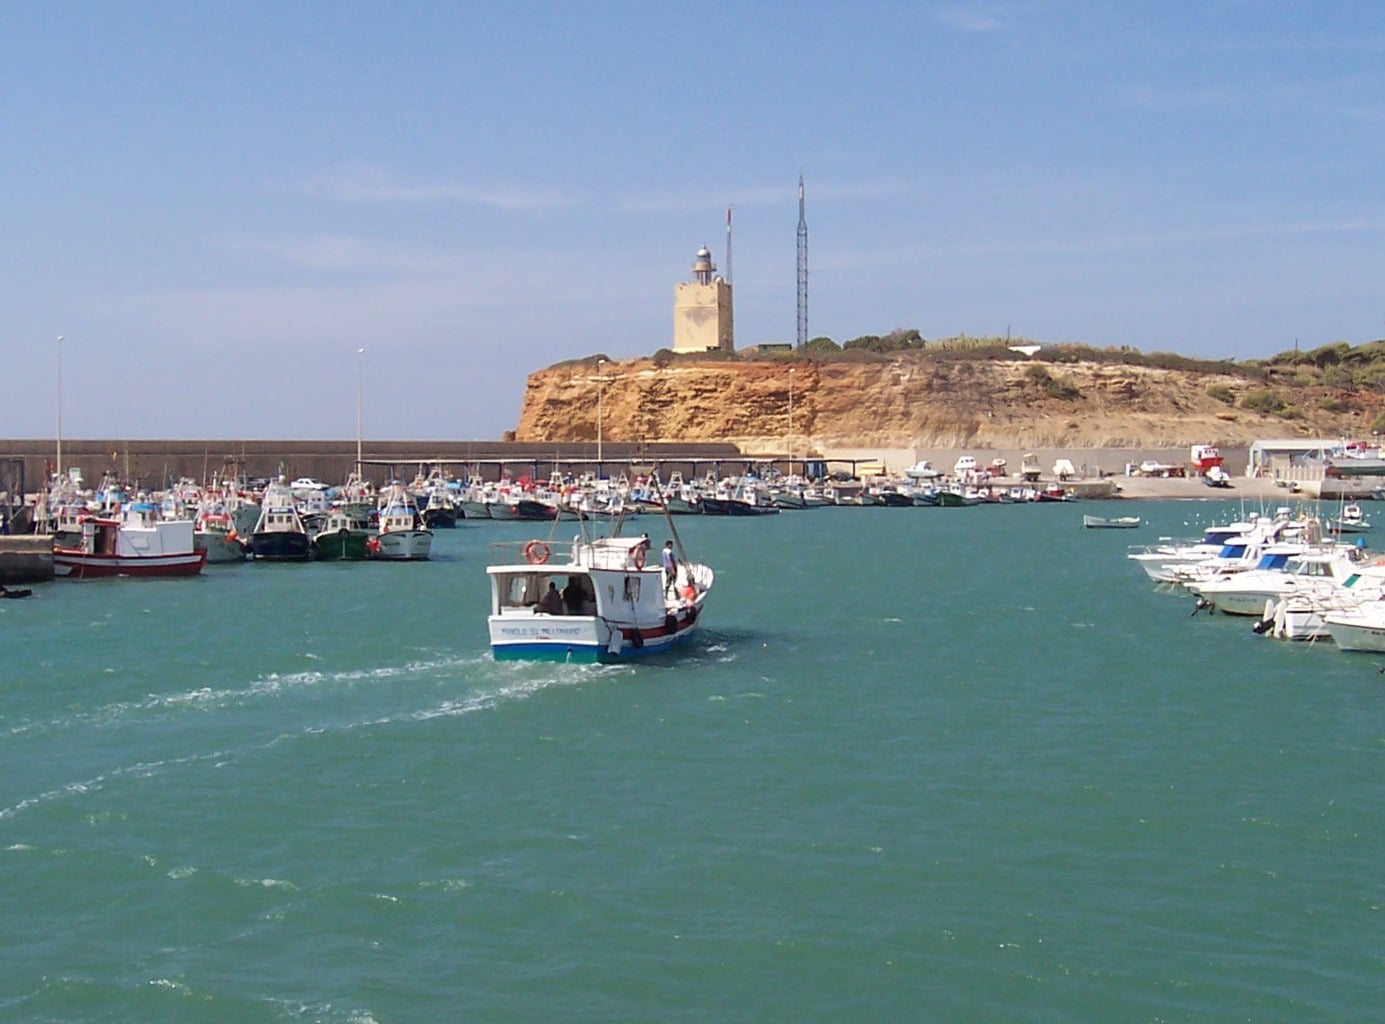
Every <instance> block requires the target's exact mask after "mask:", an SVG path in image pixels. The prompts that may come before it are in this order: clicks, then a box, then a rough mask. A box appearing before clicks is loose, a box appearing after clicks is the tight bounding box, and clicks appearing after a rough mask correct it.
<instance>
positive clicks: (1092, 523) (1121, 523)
mask: <svg viewBox="0 0 1385 1024" xmlns="http://www.w3.org/2000/svg"><path fill="white" fill-rule="evenodd" d="M1139 525H1140V517H1139V516H1116V517H1115V518H1107V517H1105V516H1088V515H1084V516H1083V517H1082V526H1083V527H1084V528H1085V529H1088V530H1133V529H1135V528H1136V527H1137V526H1139Z"/></svg>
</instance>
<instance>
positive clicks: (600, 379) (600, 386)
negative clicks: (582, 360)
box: [596, 359, 606, 480]
mask: <svg viewBox="0 0 1385 1024" xmlns="http://www.w3.org/2000/svg"><path fill="white" fill-rule="evenodd" d="M605 365H606V360H604V359H598V360H597V361H596V477H597V479H598V480H599V479H601V416H602V407H601V398H602V393H603V392H604V390H605V384H606V378H605V376H604V374H603V371H602V367H603V366H605Z"/></svg>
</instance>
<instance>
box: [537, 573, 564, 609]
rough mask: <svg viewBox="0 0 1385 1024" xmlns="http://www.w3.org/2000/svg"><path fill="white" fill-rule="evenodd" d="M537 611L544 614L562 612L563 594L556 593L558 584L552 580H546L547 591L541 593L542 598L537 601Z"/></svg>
mask: <svg viewBox="0 0 1385 1024" xmlns="http://www.w3.org/2000/svg"><path fill="white" fill-rule="evenodd" d="M539 611H541V612H543V613H544V614H546V615H561V614H563V595H562V594H560V593H558V584H556V583H554V582H553V581H552V580H549V581H548V593H546V594H544V595H543V600H542V601H540V602H539Z"/></svg>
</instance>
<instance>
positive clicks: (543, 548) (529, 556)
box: [524, 540, 548, 565]
mask: <svg viewBox="0 0 1385 1024" xmlns="http://www.w3.org/2000/svg"><path fill="white" fill-rule="evenodd" d="M524 560H525V561H526V562H528V563H529V564H530V565H543V563H544V562H547V561H548V545H547V544H545V543H544V542H543V541H541V540H531V541H530V542H529V543H528V544H526V545H524Z"/></svg>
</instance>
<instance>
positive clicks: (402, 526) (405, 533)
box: [366, 484, 433, 562]
mask: <svg viewBox="0 0 1385 1024" xmlns="http://www.w3.org/2000/svg"><path fill="white" fill-rule="evenodd" d="M432 547H433V531H431V530H429V529H427V528H426V527H425V526H424V525H423V517H422V516H420V515H419V512H418V509H417V508H416V507H415V506H414V502H413V498H412V497H410V495H409V493H408V491H406V490H405V489H404V487H403V486H402V485H399V484H394V485H392V486H391V487H390V488H389V489H388V490H387V491H385V493H384V495H383V496H382V497H381V499H380V528H379V531H378V532H377V533H376V534H375V535H374V536H373V537H371V538H370V539H369V540H367V541H366V552H367V553H368V554H369V555H370V557H372V558H380V559H384V560H387V561H393V562H421V561H424V560H425V559H427V558H428V555H429V553H430V552H431V551H432Z"/></svg>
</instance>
